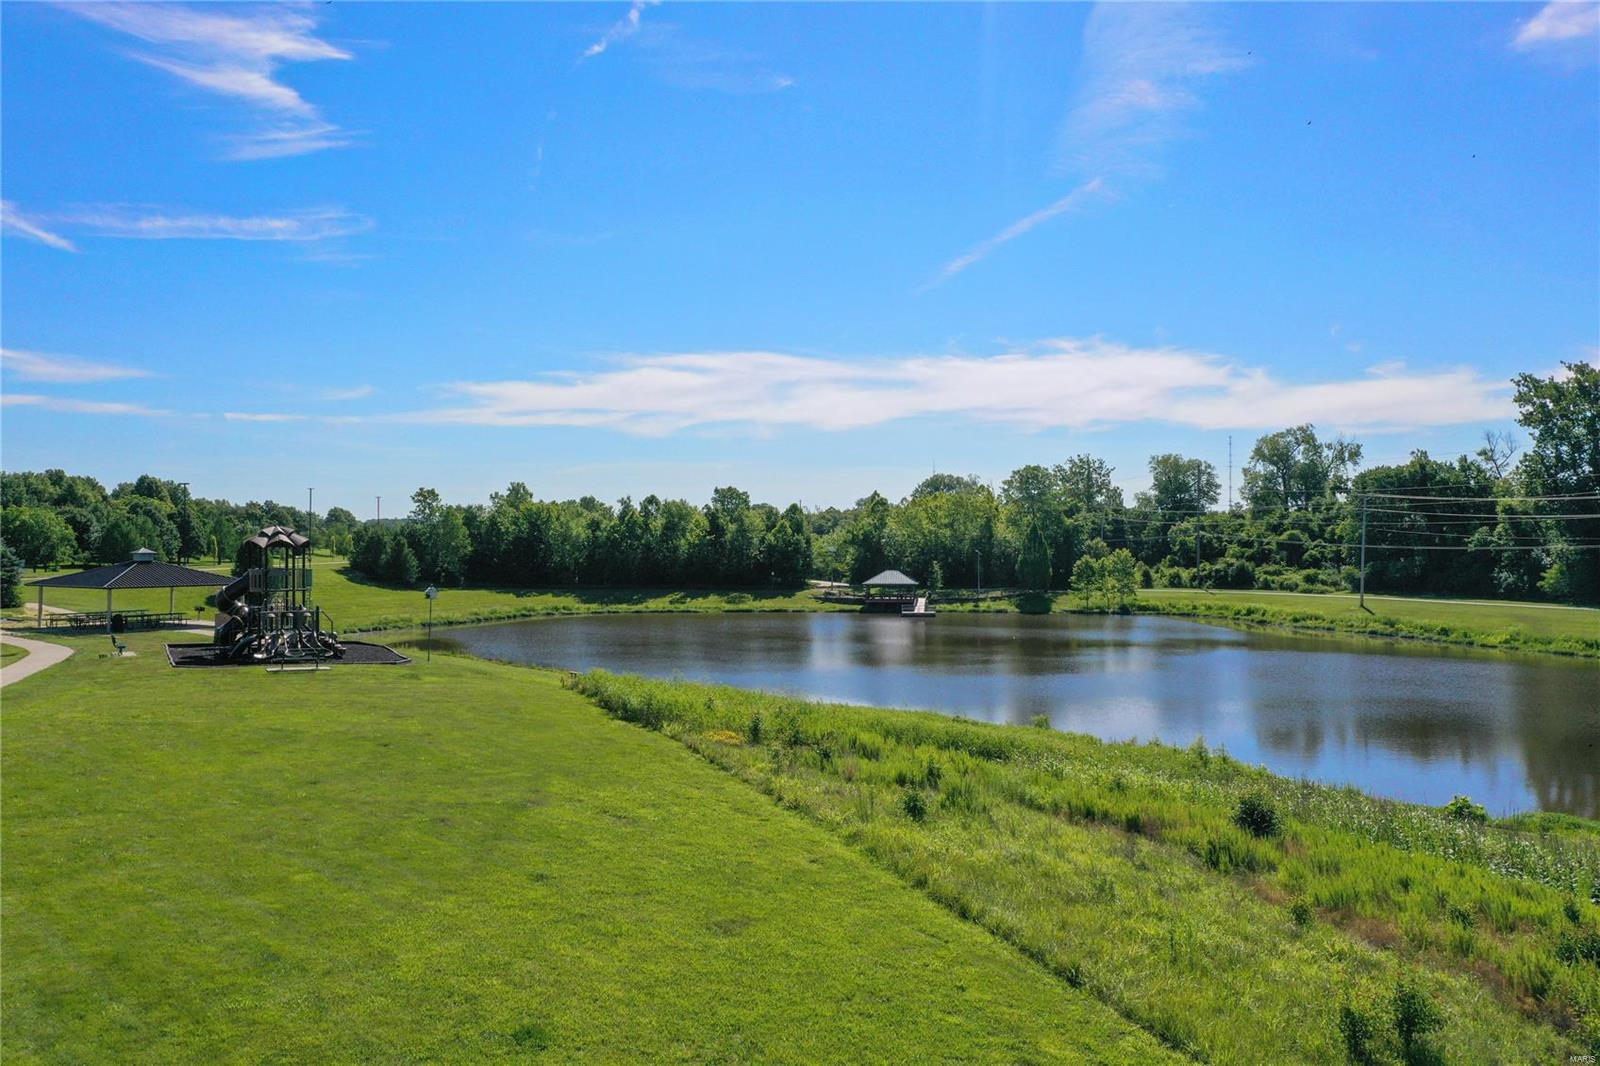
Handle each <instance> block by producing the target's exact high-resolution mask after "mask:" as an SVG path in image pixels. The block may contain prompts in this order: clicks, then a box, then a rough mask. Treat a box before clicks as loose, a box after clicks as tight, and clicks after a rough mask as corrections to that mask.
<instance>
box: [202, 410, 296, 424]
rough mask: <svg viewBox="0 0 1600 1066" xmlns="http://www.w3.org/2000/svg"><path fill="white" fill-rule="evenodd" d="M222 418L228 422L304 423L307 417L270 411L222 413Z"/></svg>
mask: <svg viewBox="0 0 1600 1066" xmlns="http://www.w3.org/2000/svg"><path fill="white" fill-rule="evenodd" d="M222 417H223V418H224V419H226V420H227V421H229V422H304V421H305V420H306V418H307V417H308V416H306V415H301V414H281V413H278V412H272V411H266V412H255V411H224V412H222Z"/></svg>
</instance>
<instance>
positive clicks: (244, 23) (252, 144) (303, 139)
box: [67, 3, 352, 160]
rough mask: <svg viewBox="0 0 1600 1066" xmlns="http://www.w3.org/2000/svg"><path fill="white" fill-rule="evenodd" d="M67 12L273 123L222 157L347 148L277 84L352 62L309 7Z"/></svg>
mask: <svg viewBox="0 0 1600 1066" xmlns="http://www.w3.org/2000/svg"><path fill="white" fill-rule="evenodd" d="M67 9H68V10H70V11H72V12H74V13H75V14H77V15H80V16H81V17H83V18H86V19H88V20H90V21H91V22H96V23H99V24H100V25H102V26H105V27H108V28H110V29H113V30H117V31H119V32H121V33H125V34H127V35H129V36H131V37H134V38H136V39H138V40H139V41H141V42H143V43H144V45H145V46H147V47H146V48H145V49H141V50H135V51H132V52H131V53H130V54H131V55H132V56H133V58H135V59H137V60H139V61H140V62H142V63H146V64H148V65H149V66H152V67H155V68H156V69H158V70H162V71H165V72H166V73H168V74H171V75H173V76H174V77H177V78H180V79H182V80H183V81H185V82H187V83H188V84H190V85H192V86H194V87H195V88H198V89H201V90H203V91H205V92H209V93H214V94H217V95H219V96H223V97H227V98H229V99H231V100H234V101H236V102H239V103H241V104H244V105H245V106H247V107H249V108H251V109H253V110H254V111H256V112H261V113H266V114H269V115H273V116H275V120H274V121H273V123H272V124H271V125H270V126H268V127H267V128H265V129H262V130H259V131H255V132H252V133H247V134H242V135H239V136H238V137H236V138H234V139H232V140H231V141H230V145H231V147H230V148H228V149H227V150H226V151H225V152H224V153H223V154H224V157H225V158H228V159H240V160H243V159H269V158H277V157H282V156H289V155H303V154H305V153H307V152H315V151H321V150H323V149H325V148H340V147H343V146H345V145H348V144H349V143H350V137H349V135H348V134H347V133H346V132H345V131H343V130H341V129H339V127H337V126H335V125H334V124H332V123H330V122H328V121H327V120H326V119H324V118H323V117H322V114H321V112H320V110H319V109H318V108H317V107H316V105H314V104H312V103H311V102H310V101H308V100H306V99H305V98H304V97H303V96H301V95H300V93H299V92H298V91H297V90H296V89H294V88H293V87H292V86H290V85H287V84H285V83H284V82H282V81H280V80H278V77H277V75H278V71H279V68H280V67H282V66H283V65H284V64H285V63H306V62H314V61H319V60H330V59H350V58H352V56H351V54H350V53H349V52H347V51H345V50H344V49H342V48H339V47H337V46H335V45H333V44H330V43H329V42H327V41H325V40H323V39H321V38H320V37H318V36H317V35H316V31H317V20H316V18H315V17H313V15H312V14H311V10H312V9H310V8H307V7H299V6H263V7H255V6H249V7H246V6H239V7H233V6H226V7H225V6H222V5H207V6H204V7H191V6H185V5H180V4H149V3H93V4H70V5H67Z"/></svg>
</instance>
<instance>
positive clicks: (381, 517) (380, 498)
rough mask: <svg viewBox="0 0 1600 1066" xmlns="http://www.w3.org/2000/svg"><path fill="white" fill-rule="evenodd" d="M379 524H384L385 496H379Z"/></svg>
mask: <svg viewBox="0 0 1600 1066" xmlns="http://www.w3.org/2000/svg"><path fill="white" fill-rule="evenodd" d="M378 525H380V526H381V525H383V497H382V496H379V497H378Z"/></svg>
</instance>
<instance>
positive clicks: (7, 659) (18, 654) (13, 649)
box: [0, 644, 28, 666]
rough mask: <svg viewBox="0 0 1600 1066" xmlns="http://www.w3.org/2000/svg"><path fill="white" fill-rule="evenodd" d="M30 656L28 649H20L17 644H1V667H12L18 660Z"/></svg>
mask: <svg viewBox="0 0 1600 1066" xmlns="http://www.w3.org/2000/svg"><path fill="white" fill-rule="evenodd" d="M27 656H28V651H27V649H26V648H19V647H18V646H17V645H15V644H0V666H10V665H11V664H12V663H14V662H16V661H17V660H18V659H25V658H27Z"/></svg>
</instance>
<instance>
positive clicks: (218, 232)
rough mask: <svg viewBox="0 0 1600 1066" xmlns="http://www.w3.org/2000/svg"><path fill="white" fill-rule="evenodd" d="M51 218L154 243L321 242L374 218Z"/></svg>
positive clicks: (336, 212)
mask: <svg viewBox="0 0 1600 1066" xmlns="http://www.w3.org/2000/svg"><path fill="white" fill-rule="evenodd" d="M47 217H49V218H50V219H52V220H53V221H56V222H58V223H60V224H61V225H64V226H66V227H68V228H75V229H82V230H85V231H87V232H89V233H92V234H94V235H95V236H99V237H120V238H126V239H130V240H151V241H154V240H233V241H321V240H328V239H330V238H334V237H349V236H352V235H354V234H357V233H364V232H366V231H367V230H369V229H371V228H372V220H371V219H369V218H366V217H364V216H361V215H356V214H352V213H350V212H349V211H346V210H344V209H343V208H338V207H314V208H307V209H305V210H301V211H291V212H288V213H286V214H278V215H220V214H211V213H205V212H193V211H182V210H174V209H170V208H157V207H131V206H128V205H123V204H99V205H94V206H90V207H84V208H79V209H77V210H73V211H66V212H62V213H60V214H56V215H51V216H47Z"/></svg>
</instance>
